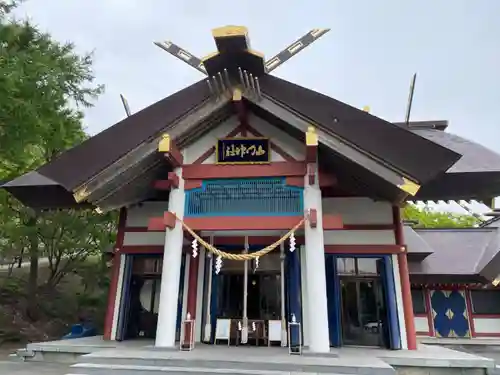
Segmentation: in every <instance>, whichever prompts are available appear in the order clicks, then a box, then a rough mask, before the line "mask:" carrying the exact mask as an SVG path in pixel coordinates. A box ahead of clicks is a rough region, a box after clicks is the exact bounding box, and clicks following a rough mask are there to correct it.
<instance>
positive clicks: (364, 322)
mask: <svg viewBox="0 0 500 375" xmlns="http://www.w3.org/2000/svg"><path fill="white" fill-rule="evenodd" d="M340 285H341V305H342V313H341V318H342V341H343V343H344V344H345V345H359V346H383V343H384V341H383V330H384V329H383V326H384V320H385V319H384V316H385V303H384V298H383V293H382V288H381V285H380V282H379V280H378V279H375V278H353V277H344V278H341V280H340Z"/></svg>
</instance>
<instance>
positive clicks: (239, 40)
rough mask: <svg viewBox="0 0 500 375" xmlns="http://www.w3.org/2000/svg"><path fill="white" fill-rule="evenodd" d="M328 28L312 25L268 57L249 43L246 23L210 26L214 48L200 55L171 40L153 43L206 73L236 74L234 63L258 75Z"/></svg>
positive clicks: (268, 71) (302, 47)
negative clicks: (225, 72) (242, 24)
mask: <svg viewBox="0 0 500 375" xmlns="http://www.w3.org/2000/svg"><path fill="white" fill-rule="evenodd" d="M329 31H330V29H321V28H316V29H312V30H310V31H309V32H308V33H306V34H304V35H303V36H302V37H301V38H299V39H297V40H296V41H294V42H293V43H291V44H290V45H288V46H287V47H286V48H284V49H283V50H282V51H280V52H279V53H278V54H276V55H274V56H273V57H272V58H271V59H269V60H267V61H265V60H264V55H263V54H262V53H260V52H258V51H255V50H253V49H252V48H251V47H250V39H249V37H248V28H247V27H245V26H236V25H228V26H222V27H218V28H215V29H213V30H212V36H213V38H214V41H215V44H216V46H217V51H216V52H213V53H210V54H209V55H207V56H206V57H204V58H202V59H200V58H199V57H197V56H195V55H193V54H192V53H190V52H188V51H187V50H186V49H183V48H181V47H179V46H178V45H176V44H175V43H172V42H170V41H164V42H154V44H155V45H156V46H158V47H160V48H161V49H163V50H164V51H166V52H168V53H170V54H171V55H172V56H174V57H176V58H178V59H179V60H181V61H183V62H184V63H186V64H188V65H189V66H191V67H192V68H194V69H196V70H198V71H199V72H200V73H202V74H204V75H207V76H209V77H211V76H212V77H213V76H215V75H217V74H218V73H220V72H221V71H222V70H223V69H226V70H228V73H229V75H231V76H233V78H237V73H238V72H237V67H241V68H242V69H243V70H247V71H248V72H249V73H251V74H252V75H253V76H255V77H258V76H261V75H264V74H267V73H270V72H271V71H273V70H274V69H276V68H277V67H279V66H281V65H282V64H284V63H285V62H286V61H288V60H290V59H291V58H292V57H293V56H295V55H296V54H297V53H299V52H300V51H302V50H304V49H305V48H306V47H308V46H310V45H311V44H312V43H314V42H315V41H316V40H318V39H319V38H320V37H322V36H323V35H325V34H326V33H327V32H329Z"/></svg>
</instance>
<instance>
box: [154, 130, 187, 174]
mask: <svg viewBox="0 0 500 375" xmlns="http://www.w3.org/2000/svg"><path fill="white" fill-rule="evenodd" d="M158 152H162V153H163V154H165V157H166V158H167V160H168V162H169V163H170V165H171V166H172V167H173V168H177V167H180V166H181V165H182V163H183V161H184V158H183V157H182V154H181V152H180V151H179V149H178V148H177V146H176V145H175V143H174V142H173V140H172V138H171V137H170V135H168V134H167V133H165V134H163V135H162V137H161V140H160V142H159V143H158Z"/></svg>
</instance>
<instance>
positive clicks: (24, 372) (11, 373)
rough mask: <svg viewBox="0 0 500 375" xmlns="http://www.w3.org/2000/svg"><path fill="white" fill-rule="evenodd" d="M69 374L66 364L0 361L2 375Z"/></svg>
mask: <svg viewBox="0 0 500 375" xmlns="http://www.w3.org/2000/svg"><path fill="white" fill-rule="evenodd" d="M70 372H71V371H69V366H68V365H66V364H55V363H40V362H31V363H30V362H12V361H0V374H2V375H4V374H5V375H7V374H8V375H34V374H36V375H65V374H68V373H70Z"/></svg>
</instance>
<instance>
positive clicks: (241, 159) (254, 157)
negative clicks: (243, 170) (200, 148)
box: [216, 138, 271, 164]
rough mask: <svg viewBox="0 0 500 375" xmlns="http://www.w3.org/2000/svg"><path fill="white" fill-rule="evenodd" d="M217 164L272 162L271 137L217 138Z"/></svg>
mask: <svg viewBox="0 0 500 375" xmlns="http://www.w3.org/2000/svg"><path fill="white" fill-rule="evenodd" d="M216 155H217V160H216V163H217V164H265V163H270V162H271V150H270V147H269V138H222V139H219V140H217V146H216Z"/></svg>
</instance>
